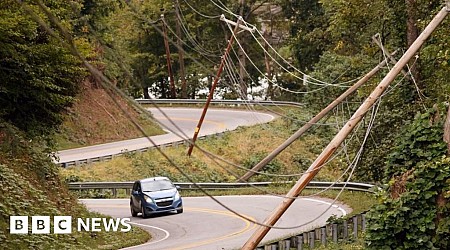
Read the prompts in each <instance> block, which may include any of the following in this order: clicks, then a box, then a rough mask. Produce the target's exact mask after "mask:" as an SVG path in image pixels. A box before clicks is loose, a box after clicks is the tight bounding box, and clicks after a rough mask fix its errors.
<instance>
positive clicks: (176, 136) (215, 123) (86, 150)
mask: <svg viewBox="0 0 450 250" xmlns="http://www.w3.org/2000/svg"><path fill="white" fill-rule="evenodd" d="M148 110H149V111H150V112H151V113H152V114H153V116H154V118H155V119H156V120H157V121H158V122H159V123H160V124H162V126H163V127H164V128H165V129H166V131H167V132H168V133H167V134H163V135H157V136H151V137H150V138H151V140H152V141H153V142H154V143H155V144H156V145H163V144H167V143H171V142H174V141H179V140H183V139H187V138H192V136H193V134H194V129H195V127H196V126H197V123H198V120H199V118H200V116H201V112H202V109H195V108H161V109H156V108H150V109H148ZM274 118H275V116H273V115H271V114H268V113H262V112H249V111H245V110H230V109H209V110H208V112H207V113H206V116H205V120H204V122H203V125H202V127H201V130H200V133H199V136H205V135H211V134H216V133H221V132H224V131H227V130H234V129H236V128H237V127H239V126H251V125H255V124H260V123H266V122H269V121H272V120H273V119H274ZM174 124H176V125H174ZM170 131H173V132H170ZM152 146H153V144H152V143H151V142H150V141H149V140H148V139H147V138H145V137H142V138H136V139H131V140H125V141H118V142H111V143H105V144H99V145H94V146H89V147H83V148H75V149H68V150H61V151H59V152H57V153H56V155H57V156H58V158H59V160H58V161H57V163H66V162H73V161H79V160H83V159H91V158H96V157H103V156H109V155H115V154H119V153H121V152H124V151H133V150H139V149H144V148H148V147H152Z"/></svg>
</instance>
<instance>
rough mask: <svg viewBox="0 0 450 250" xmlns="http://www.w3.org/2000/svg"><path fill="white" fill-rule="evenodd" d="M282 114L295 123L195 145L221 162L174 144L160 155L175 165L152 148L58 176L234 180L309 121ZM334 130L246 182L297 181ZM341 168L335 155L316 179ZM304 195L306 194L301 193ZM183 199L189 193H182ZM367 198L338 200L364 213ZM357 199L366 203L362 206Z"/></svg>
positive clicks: (310, 138)
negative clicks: (189, 152)
mask: <svg viewBox="0 0 450 250" xmlns="http://www.w3.org/2000/svg"><path fill="white" fill-rule="evenodd" d="M286 113H287V114H288V115H289V117H291V118H295V119H296V120H288V119H286V118H280V119H277V120H275V121H273V122H271V123H268V124H262V125H257V126H253V127H240V128H238V129H237V130H235V131H230V132H227V133H225V134H224V135H222V136H221V137H213V138H209V139H207V140H199V141H198V145H199V147H201V148H202V149H203V150H205V151H208V152H210V153H211V154H213V155H216V156H218V157H220V159H219V158H214V157H211V156H210V155H209V154H204V153H203V152H201V150H200V149H198V148H196V149H194V153H193V154H192V156H191V157H188V156H187V155H186V149H187V148H186V146H178V147H175V148H166V149H163V153H164V154H166V155H167V157H169V158H170V159H171V161H172V162H173V163H174V164H175V165H176V167H175V166H174V165H172V164H171V163H169V162H168V161H167V159H166V158H165V157H164V156H163V155H161V154H160V153H159V152H158V151H157V150H151V151H149V152H146V153H133V154H131V153H130V154H126V155H125V156H122V157H117V158H114V159H113V160H111V161H108V162H100V163H95V164H91V165H84V166H79V167H71V168H68V169H63V170H62V171H61V173H62V176H64V178H67V179H69V180H72V181H134V180H137V179H142V178H146V177H151V176H167V177H169V178H171V179H172V180H173V181H175V182H189V181H195V182H234V181H236V180H237V178H238V177H240V176H242V175H243V174H244V173H245V172H246V170H247V169H249V168H251V167H253V166H254V165H255V164H256V163H258V162H259V161H260V160H262V159H263V158H264V157H265V156H266V155H267V154H268V153H269V152H271V150H273V149H274V148H276V147H277V146H278V145H280V144H281V143H282V142H283V141H284V140H285V139H286V138H288V137H289V136H290V135H291V134H292V133H293V132H294V131H296V130H297V128H298V127H299V126H300V125H301V122H300V121H305V120H308V117H307V116H308V114H302V115H299V114H298V113H292V111H286ZM332 130H333V129H332V128H329V127H318V128H316V129H315V130H314V133H310V134H306V135H304V136H303V137H302V138H301V139H299V140H297V141H296V142H294V143H293V145H291V146H290V147H289V148H287V149H286V150H285V151H283V152H282V153H281V154H280V155H279V156H278V157H277V158H276V159H275V160H273V161H272V162H271V163H270V164H268V165H267V166H266V167H265V168H264V169H263V171H264V173H267V174H271V175H265V174H258V175H255V176H253V177H252V178H251V180H250V181H272V182H278V181H286V180H297V179H298V178H299V175H298V174H299V173H302V172H304V171H305V170H306V169H307V168H308V167H309V165H310V164H311V162H312V161H313V160H314V159H315V157H316V156H317V155H318V154H319V153H320V152H321V150H322V149H323V147H324V145H325V144H326V143H327V142H328V141H327V139H326V138H324V137H323V135H328V136H330V135H332V134H333V131H332ZM319 135H320V136H319ZM223 160H226V161H227V162H228V163H232V164H228V163H227V162H224V161H223ZM344 168H346V164H343V160H342V159H341V158H340V157H337V158H336V159H335V160H333V161H331V162H330V163H328V164H327V165H326V167H324V168H323V169H322V170H321V171H320V172H319V174H318V175H317V176H316V178H315V180H320V181H332V180H336V178H337V177H339V176H340V175H341V174H342V173H343V171H344ZM181 171H182V172H183V173H184V174H182V173H181ZM293 173H294V174H297V175H296V176H291V177H288V178H286V177H281V176H276V175H280V174H284V175H287V174H293ZM289 188H290V186H287V187H270V192H274V193H279V194H285V193H286V192H287V190H288V189H289ZM231 192H233V193H230V191H224V192H223V194H238V193H236V192H239V194H262V193H264V191H261V190H255V189H249V190H239V191H231ZM308 192H309V191H305V193H308ZM197 194H198V193H197ZM214 194H215V195H216V194H220V193H214ZM184 195H190V194H187V193H186V192H184ZM321 195H322V196H325V197H331V198H334V196H335V195H336V192H335V191H328V192H325V193H324V194H321ZM355 196H358V198H357V199H355V198H354V197H355ZM370 196H371V195H370V194H362V193H359V192H347V191H346V192H344V193H343V194H342V196H341V198H340V201H342V202H345V203H346V204H348V205H349V206H352V207H353V209H354V210H355V211H363V210H366V209H367V208H368V207H369V206H370V205H371V204H372V203H371V202H370V201H372V200H373V198H372V197H370ZM365 197H366V198H365ZM361 200H368V201H367V203H366V202H362V201H361ZM355 201H356V202H355ZM358 207H361V208H358Z"/></svg>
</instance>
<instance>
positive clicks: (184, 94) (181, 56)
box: [175, 1, 187, 99]
mask: <svg viewBox="0 0 450 250" xmlns="http://www.w3.org/2000/svg"><path fill="white" fill-rule="evenodd" d="M179 7H180V6H179V2H178V1H175V14H176V15H177V18H176V21H177V22H176V25H177V26H176V31H177V45H178V63H179V64H180V79H181V98H183V99H186V98H187V87H186V75H185V70H184V51H183V43H182V42H181V24H180V22H181V18H180V12H179V11H180V10H179Z"/></svg>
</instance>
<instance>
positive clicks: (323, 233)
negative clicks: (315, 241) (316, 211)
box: [320, 227, 327, 246]
mask: <svg viewBox="0 0 450 250" xmlns="http://www.w3.org/2000/svg"><path fill="white" fill-rule="evenodd" d="M320 241H321V242H322V245H324V246H326V245H327V228H326V227H322V228H320Z"/></svg>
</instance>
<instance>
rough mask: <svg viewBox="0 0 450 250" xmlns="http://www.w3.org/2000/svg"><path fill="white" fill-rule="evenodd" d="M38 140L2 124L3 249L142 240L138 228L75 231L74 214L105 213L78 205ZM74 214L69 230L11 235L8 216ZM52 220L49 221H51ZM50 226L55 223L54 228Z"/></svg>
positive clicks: (0, 213) (129, 243)
mask: <svg viewBox="0 0 450 250" xmlns="http://www.w3.org/2000/svg"><path fill="white" fill-rule="evenodd" d="M42 145H43V144H41V143H38V142H36V141H28V140H25V139H24V138H23V137H22V136H21V135H20V133H19V132H18V131H17V130H15V129H14V128H11V127H10V126H8V125H5V124H0V190H2V191H1V192H0V246H1V247H0V248H1V249H119V248H122V247H127V246H132V245H137V244H141V243H144V242H146V241H148V240H149V235H148V234H147V233H146V232H145V231H143V230H142V229H140V228H135V227H133V229H132V231H130V232H127V233H124V232H105V231H100V232H77V229H76V223H75V222H74V221H76V218H83V219H86V218H94V217H95V218H98V217H105V216H102V215H99V214H97V213H92V212H89V211H88V210H87V209H86V208H85V207H84V206H83V205H81V204H79V203H78V201H77V199H76V197H74V195H73V194H72V193H70V192H69V191H68V190H67V188H66V185H65V184H64V183H63V182H62V181H61V179H60V177H59V176H58V167H57V166H55V165H54V164H53V163H52V162H51V161H50V159H49V158H48V156H47V153H46V152H45V150H43V149H42ZM60 215H61V216H72V218H73V219H72V233H71V234H53V229H51V231H50V232H51V233H50V234H31V217H29V232H30V233H29V234H10V233H9V230H10V225H9V222H10V216H50V219H51V221H52V220H53V216H60ZM52 224H53V222H52ZM52 228H53V227H52Z"/></svg>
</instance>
